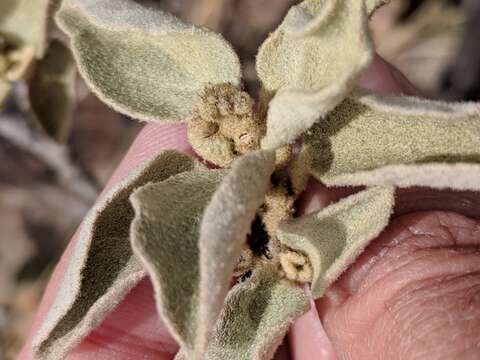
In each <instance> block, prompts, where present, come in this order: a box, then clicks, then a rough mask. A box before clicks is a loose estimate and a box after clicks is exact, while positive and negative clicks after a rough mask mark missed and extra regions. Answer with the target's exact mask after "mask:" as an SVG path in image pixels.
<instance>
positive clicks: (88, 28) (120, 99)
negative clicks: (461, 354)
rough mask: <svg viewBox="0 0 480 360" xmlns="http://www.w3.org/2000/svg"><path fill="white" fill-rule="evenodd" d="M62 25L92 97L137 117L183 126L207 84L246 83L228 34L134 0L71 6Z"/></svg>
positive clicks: (83, 1)
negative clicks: (187, 22) (180, 18)
mask: <svg viewBox="0 0 480 360" xmlns="http://www.w3.org/2000/svg"><path fill="white" fill-rule="evenodd" d="M57 22H58V23H59V25H60V27H61V28H62V29H63V30H64V31H65V32H66V33H67V34H69V35H70V37H71V41H72V48H73V51H74V55H75V58H76V60H77V64H78V66H79V70H80V73H81V74H82V75H83V77H84V78H85V80H86V81H87V83H88V84H89V85H90V87H91V88H92V90H93V91H94V92H95V93H96V94H97V95H98V96H99V97H100V98H101V99H102V100H103V101H105V102H106V103H107V104H109V105H111V106H112V107H113V108H114V109H116V110H117V111H120V112H123V113H125V114H127V115H130V116H132V117H134V118H138V119H140V120H147V121H181V120H183V119H184V118H185V117H186V116H187V115H188V114H189V112H190V110H191V108H192V106H193V104H194V102H195V99H196V96H197V93H198V91H199V90H200V89H201V88H202V87H203V86H204V85H205V84H207V83H213V84H219V83H232V84H234V85H239V83H240V76H241V71H240V64H239V60H238V57H237V56H236V54H235V53H234V51H233V50H232V48H231V47H230V45H229V44H228V43H227V42H226V41H225V40H224V39H223V38H222V37H221V36H220V35H218V34H215V33H213V32H211V31H209V30H208V29H205V28H200V27H196V26H193V25H188V24H185V23H183V22H181V21H180V20H179V19H177V18H175V17H174V16H172V15H170V14H167V13H164V12H162V11H160V10H157V9H150V8H147V7H144V6H142V5H140V4H138V3H136V2H134V1H133V0H116V1H111V0H65V1H64V2H63V4H62V7H61V9H60V11H59V12H58V13H57ZM186 59H188V61H186Z"/></svg>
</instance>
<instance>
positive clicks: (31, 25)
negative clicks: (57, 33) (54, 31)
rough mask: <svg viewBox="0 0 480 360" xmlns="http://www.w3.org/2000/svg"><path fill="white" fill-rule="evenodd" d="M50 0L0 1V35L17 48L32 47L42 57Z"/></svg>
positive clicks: (45, 40)
mask: <svg viewBox="0 0 480 360" xmlns="http://www.w3.org/2000/svg"><path fill="white" fill-rule="evenodd" d="M51 3H53V1H50V0H2V1H0V34H3V35H4V36H6V37H7V38H8V39H9V40H11V41H12V42H14V43H16V44H18V45H19V46H33V47H34V48H35V53H36V55H37V57H39V58H40V57H42V56H43V53H44V51H45V46H46V42H47V32H48V25H49V15H50V13H51V7H53V4H51Z"/></svg>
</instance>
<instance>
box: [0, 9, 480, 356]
mask: <svg viewBox="0 0 480 360" xmlns="http://www.w3.org/2000/svg"><path fill="white" fill-rule="evenodd" d="M112 1H114V0H112ZM137 1H139V2H143V3H151V4H156V5H159V6H161V7H162V8H163V9H165V10H167V11H169V12H172V13H174V14H175V15H177V16H179V17H181V18H183V19H185V20H189V21H191V22H194V23H195V24H199V25H205V26H208V27H210V28H212V29H214V30H216V31H218V32H221V33H222V34H223V35H224V36H225V37H226V38H227V39H228V40H229V41H230V42H231V43H232V44H233V46H234V47H235V49H236V50H237V52H238V54H239V55H240V57H241V60H242V63H243V69H244V73H245V79H246V87H247V89H248V90H250V91H251V92H252V93H256V91H257V90H258V83H257V82H256V79H255V70H254V59H255V54H256V52H257V49H258V47H259V45H260V44H261V43H262V42H263V40H264V39H265V38H266V36H267V35H268V33H269V32H271V31H272V30H273V29H275V27H276V26H277V25H278V24H279V23H280V22H281V20H282V18H283V17H284V15H285V13H286V12H287V10H288V8H289V7H290V6H291V5H293V4H296V3H298V2H300V1H294V0H137ZM0 15H1V14H0ZM371 27H372V30H373V34H374V38H375V42H376V45H377V49H378V52H379V53H380V54H381V55H382V56H383V57H384V58H385V59H387V60H388V61H390V62H392V63H393V64H394V65H396V66H397V67H398V68H399V69H400V70H401V71H402V72H403V73H405V74H406V75H407V77H408V78H409V79H410V80H411V81H412V83H413V84H414V85H416V86H417V87H418V88H419V89H420V90H421V91H422V92H423V94H425V96H427V97H431V98H440V99H445V100H477V99H478V98H479V96H480V41H479V39H480V0H464V1H458V0H457V1H452V0H430V1H428V0H425V1H421V0H418V1H416V0H394V1H392V2H391V4H389V5H388V6H385V7H383V8H381V9H380V10H379V11H377V13H376V14H375V15H374V16H373V17H372V19H371ZM58 35H59V36H61V35H60V34H58ZM76 89H77V94H76V102H77V108H76V111H75V116H74V120H73V125H72V128H71V132H70V134H69V136H68V139H67V141H66V142H65V143H57V142H55V141H53V140H51V139H50V138H48V137H47V136H45V135H44V133H43V132H42V131H40V130H39V128H38V127H37V126H36V125H35V124H34V123H33V121H32V120H31V118H30V117H29V116H28V115H27V114H25V113H24V112H22V111H20V110H18V107H14V106H13V105H12V104H8V103H7V106H6V109H7V110H8V111H4V112H3V113H0V360H4V359H13V358H14V357H15V355H16V353H17V352H18V350H19V347H20V346H21V344H22V342H23V341H24V338H25V336H26V334H27V332H28V329H29V327H30V324H31V322H32V320H33V316H34V314H35V310H36V307H37V305H38V302H39V300H40V298H41V294H42V291H43V289H44V286H45V284H46V281H47V280H48V277H49V274H50V272H51V271H52V269H53V267H54V265H55V263H56V261H57V260H58V259H59V257H60V255H61V253H62V251H63V249H64V248H65V246H66V244H67V242H68V240H69V239H70V237H71V235H72V234H73V232H74V231H75V229H76V227H77V226H78V225H79V223H80V222H81V220H82V218H83V216H84V215H85V213H86V211H88V209H89V208H90V206H91V205H92V203H93V201H94V200H95V197H96V196H97V194H98V192H99V190H100V189H101V188H102V186H103V184H104V183H105V182H106V180H107V179H108V178H109V176H110V175H111V173H112V171H113V170H114V168H115V167H116V165H117V164H118V162H119V161H120V160H121V158H122V156H123V155H124V154H125V152H126V150H127V149H128V147H129V146H130V144H131V142H132V140H133V139H134V137H135V135H136V134H137V133H138V131H139V130H140V128H141V125H140V124H139V123H137V122H135V121H132V120H130V119H127V118H126V117H124V116H122V115H119V114H117V113H115V112H113V111H112V110H110V109H109V108H107V107H106V106H105V105H103V104H102V103H101V102H100V101H99V100H97V99H96V98H95V96H93V95H92V94H90V93H89V91H88V90H87V88H86V87H85V85H84V84H83V83H82V81H81V80H80V79H78V81H77V84H76ZM24 96H25V89H24V88H22V86H21V85H19V86H17V87H16V88H15V92H14V94H13V96H12V98H11V99H10V102H13V103H19V102H20V103H21V102H22V101H24V99H23V97H24ZM12 108H15V109H16V110H12Z"/></svg>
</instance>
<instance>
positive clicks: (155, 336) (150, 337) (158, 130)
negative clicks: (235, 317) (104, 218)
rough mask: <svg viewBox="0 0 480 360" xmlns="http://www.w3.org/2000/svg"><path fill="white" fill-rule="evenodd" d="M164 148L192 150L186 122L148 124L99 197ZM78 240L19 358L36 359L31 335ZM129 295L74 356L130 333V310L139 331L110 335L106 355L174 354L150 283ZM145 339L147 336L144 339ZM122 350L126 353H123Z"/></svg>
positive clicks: (54, 284)
mask: <svg viewBox="0 0 480 360" xmlns="http://www.w3.org/2000/svg"><path fill="white" fill-rule="evenodd" d="M165 149H174V150H177V151H179V152H182V153H189V154H192V153H193V151H192V149H191V147H190V145H189V143H188V141H187V137H186V127H185V126H184V125H146V126H145V127H144V128H143V129H142V131H141V132H140V134H139V135H138V137H137V138H136V139H135V141H134V143H133V144H132V146H131V148H130V149H129V151H128V152H127V154H126V155H125V157H124V159H123V160H122V161H121V163H120V165H119V166H118V168H117V169H116V170H115V172H114V174H113V175H112V177H111V178H110V180H109V181H108V182H107V185H106V187H105V189H104V190H103V191H102V194H101V195H100V197H101V196H102V195H103V194H104V193H105V192H106V191H108V189H109V188H111V187H112V186H113V185H114V184H116V183H117V182H119V181H120V180H122V179H123V178H124V177H125V176H127V175H128V174H129V173H130V172H131V171H132V170H133V169H134V168H135V167H136V166H137V165H139V164H140V163H142V162H143V161H145V160H146V159H148V158H150V157H151V156H153V155H155V154H157V153H158V152H160V151H162V150H165ZM75 241H76V234H75V235H74V236H73V238H72V240H71V241H70V243H69V245H68V246H67V248H66V250H65V252H64V254H63V255H62V257H61V259H60V261H59V263H58V264H57V266H56V268H55V270H54V271H53V274H52V276H51V278H50V281H49V283H48V285H47V287H46V290H45V293H44V295H43V298H42V301H41V303H40V306H39V308H38V311H37V315H36V317H35V320H34V323H33V326H32V329H31V330H30V334H29V336H28V338H27V341H26V343H25V345H24V347H23V349H22V351H21V353H20V355H19V359H20V360H31V359H33V357H32V352H31V341H32V337H33V336H34V334H35V333H36V331H37V330H38V328H39V326H40V324H41V323H42V321H43V319H44V318H45V316H46V314H47V313H48V311H49V309H50V307H51V306H52V304H53V301H54V299H55V297H56V294H57V291H58V288H59V284H60V281H61V280H62V277H63V274H64V272H65V269H66V266H67V264H68V262H69V259H70V257H71V255H72V251H73V248H74V244H75ZM128 299H130V300H129V301H128V302H127V303H126V305H124V304H122V305H121V306H120V307H119V309H117V310H116V311H115V314H114V315H110V316H109V317H108V318H107V319H106V320H105V321H104V323H103V324H102V326H101V327H100V328H99V329H98V330H99V331H96V332H95V333H94V334H93V337H92V339H90V338H89V339H87V340H86V341H85V342H84V343H83V344H82V345H80V346H79V347H78V348H77V349H76V351H75V354H74V355H72V356H74V357H75V359H83V358H84V359H90V358H97V357H96V356H97V355H98V356H100V355H99V354H95V351H94V350H95V349H96V348H98V346H94V345H92V344H94V343H95V342H98V339H99V338H101V336H102V334H103V333H105V334H107V333H108V332H109V331H110V334H112V331H117V334H121V333H122V331H123V332H124V333H125V334H127V333H126V332H125V329H126V328H128V327H129V326H131V324H132V322H131V320H132V319H131V316H129V314H136V316H135V318H137V319H139V322H135V324H136V327H135V328H134V329H133V331H139V333H135V335H134V336H131V337H128V336H115V337H113V338H112V336H110V338H111V340H110V341H109V342H108V346H105V348H106V349H104V350H102V351H103V352H102V354H103V355H102V356H106V358H110V359H112V358H115V359H129V358H130V357H129V356H130V355H129V354H130V352H129V351H130V350H131V349H133V348H134V349H137V350H138V351H143V353H140V352H139V353H138V354H137V355H144V356H146V357H145V359H149V358H152V359H153V358H155V359H158V358H159V356H160V354H162V353H163V354H164V356H167V357H165V359H169V358H171V357H172V354H171V351H174V350H175V349H173V348H172V344H171V339H169V338H168V337H167V336H165V332H164V329H163V327H162V326H160V323H159V321H158V320H156V319H158V315H157V312H156V311H155V306H154V300H153V291H152V289H151V286H148V285H145V284H140V285H139V286H137V287H136V288H135V289H133V290H132V292H131V294H130V295H129V296H128ZM117 317H118V319H120V320H119V322H117V320H116V319H117ZM121 319H123V320H121ZM121 327H123V329H121ZM107 336H108V335H107ZM95 339H97V340H95ZM144 339H146V340H145V341H144ZM90 340H92V341H93V342H92V341H90ZM169 341H170V343H169ZM164 344H166V345H167V347H165V346H164ZM104 345H105V344H104ZM167 350H168V351H167ZM122 352H123V354H124V355H121V353H122ZM153 353H155V356H153V357H150V356H151V354H153ZM119 354H120V355H119ZM149 354H150V355H149ZM109 356H110V357H109ZM122 356H126V357H122ZM134 358H138V357H134Z"/></svg>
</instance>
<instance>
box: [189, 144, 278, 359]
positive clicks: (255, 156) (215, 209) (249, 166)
mask: <svg viewBox="0 0 480 360" xmlns="http://www.w3.org/2000/svg"><path fill="white" fill-rule="evenodd" d="M274 168H275V153H274V152H269V151H256V152H253V153H249V154H247V155H244V156H243V157H241V158H239V159H237V160H236V161H234V163H233V165H232V167H231V169H230V170H229V173H228V175H227V176H226V177H225V179H224V180H223V182H222V184H221V185H220V187H219V188H218V190H217V191H216V193H215V195H214V196H213V198H212V201H211V203H210V204H209V205H208V207H207V208H206V210H205V213H204V215H203V220H202V225H201V232H200V239H199V247H200V275H201V276H200V308H199V331H198V334H197V341H196V346H197V357H198V358H202V357H203V355H204V350H205V348H206V344H207V341H208V338H209V334H210V332H211V330H212V328H213V327H214V325H215V322H216V320H217V318H218V315H219V313H220V310H221V308H222V305H223V301H224V299H225V296H226V294H227V292H228V289H229V287H230V283H231V279H232V274H233V272H234V268H235V265H236V263H237V261H238V258H239V256H240V255H241V251H242V246H243V244H244V243H245V241H246V238H247V235H248V234H249V233H250V228H251V225H252V222H253V220H254V218H255V214H256V212H257V210H258V208H259V207H260V206H261V205H262V204H263V202H264V201H265V194H266V193H267V190H268V189H269V184H270V176H271V174H272V172H273V170H274ZM212 259H215V261H212ZM212 284H215V286H212Z"/></svg>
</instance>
